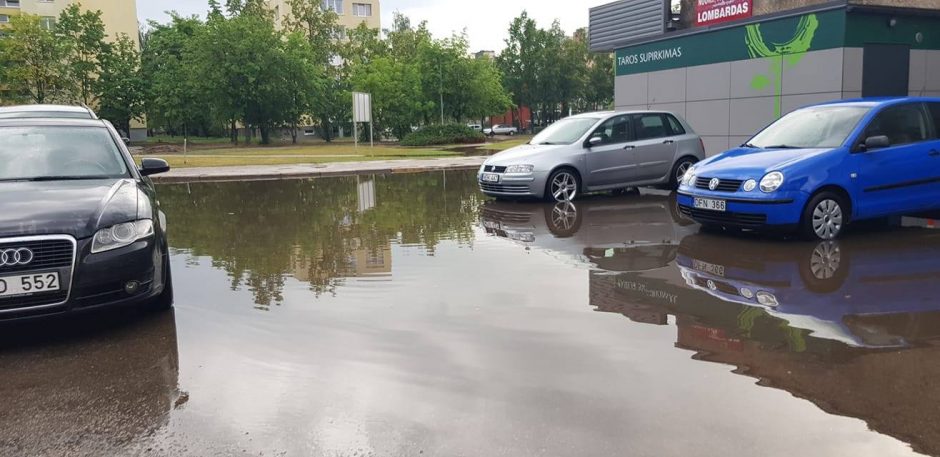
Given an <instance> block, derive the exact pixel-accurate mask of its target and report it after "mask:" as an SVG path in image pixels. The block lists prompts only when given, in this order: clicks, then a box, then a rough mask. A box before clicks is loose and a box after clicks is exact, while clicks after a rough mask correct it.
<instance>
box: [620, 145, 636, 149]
mask: <svg viewBox="0 0 940 457" xmlns="http://www.w3.org/2000/svg"><path fill="white" fill-rule="evenodd" d="M623 149H624V150H628V149H636V146H633V145H630V144H628V145H626V146H624V147H623Z"/></svg>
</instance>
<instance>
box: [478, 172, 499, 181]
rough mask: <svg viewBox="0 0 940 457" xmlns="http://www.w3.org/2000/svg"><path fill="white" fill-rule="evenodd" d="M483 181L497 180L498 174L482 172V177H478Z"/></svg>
mask: <svg viewBox="0 0 940 457" xmlns="http://www.w3.org/2000/svg"><path fill="white" fill-rule="evenodd" d="M480 180H481V181H483V182H499V175H498V174H496V173H483V177H482V178H480Z"/></svg>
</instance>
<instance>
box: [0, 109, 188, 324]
mask: <svg viewBox="0 0 940 457" xmlns="http://www.w3.org/2000/svg"><path fill="white" fill-rule="evenodd" d="M167 170H169V166H168V165H167V163H166V162H165V161H163V160H160V159H144V160H143V162H142V167H141V168H140V169H138V168H137V166H136V165H135V164H134V161H133V160H132V158H131V155H130V153H129V152H128V150H127V148H126V147H125V146H124V143H123V141H122V140H121V137H120V136H119V135H118V133H117V131H116V130H114V127H113V126H111V124H110V123H107V122H106V121H101V120H93V119H87V120H80V119H51V118H50V119H35V118H34V119H5V120H0V319H10V318H21V317H32V316H37V315H47V314H62V313H68V312H75V311H82V310H89V309H94V308H100V307H104V306H112V305H124V304H145V305H148V306H153V307H158V308H168V307H170V306H172V304H173V286H172V282H171V276H170V265H169V263H168V261H167V260H168V254H167V242H166V218H165V216H164V215H163V213H162V212H161V211H160V208H159V202H158V201H157V197H156V192H155V191H154V187H153V184H152V183H151V181H150V179H149V178H147V176H149V175H153V174H155V173H162V172H165V171H167Z"/></svg>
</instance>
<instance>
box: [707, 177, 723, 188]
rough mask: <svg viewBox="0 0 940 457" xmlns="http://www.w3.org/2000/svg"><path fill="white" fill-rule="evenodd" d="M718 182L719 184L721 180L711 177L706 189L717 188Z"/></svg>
mask: <svg viewBox="0 0 940 457" xmlns="http://www.w3.org/2000/svg"><path fill="white" fill-rule="evenodd" d="M719 184H721V181H720V180H718V178H712V180H711V181H709V182H708V189H709V190H715V189H717V188H718V185H719Z"/></svg>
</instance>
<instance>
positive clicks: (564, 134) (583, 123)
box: [530, 117, 600, 144]
mask: <svg viewBox="0 0 940 457" xmlns="http://www.w3.org/2000/svg"><path fill="white" fill-rule="evenodd" d="M599 120H600V119H598V118H596V117H576V118H568V119H562V120H560V121H558V122H556V123H554V124H552V125H550V126H548V127H547V128H546V129H545V130H542V132H541V133H539V134H538V135H535V137H534V138H532V141H530V143H532V144H572V143H574V142H575V141H578V139H579V138H581V137H582V136H584V134H585V133H587V131H588V129H590V128H591V127H593V126H594V124H597V121H599Z"/></svg>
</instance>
